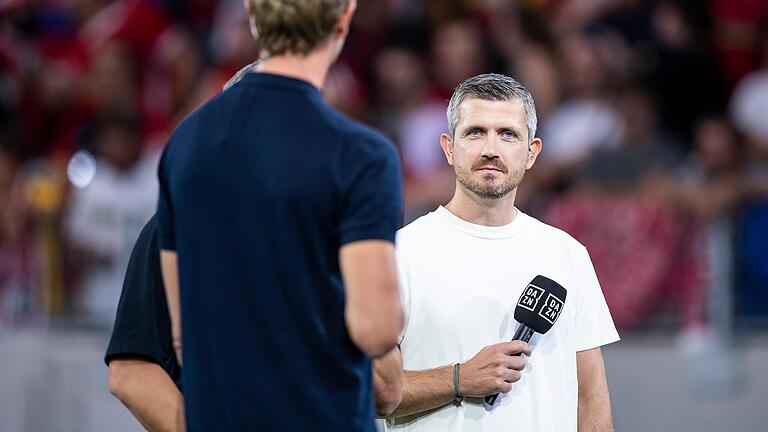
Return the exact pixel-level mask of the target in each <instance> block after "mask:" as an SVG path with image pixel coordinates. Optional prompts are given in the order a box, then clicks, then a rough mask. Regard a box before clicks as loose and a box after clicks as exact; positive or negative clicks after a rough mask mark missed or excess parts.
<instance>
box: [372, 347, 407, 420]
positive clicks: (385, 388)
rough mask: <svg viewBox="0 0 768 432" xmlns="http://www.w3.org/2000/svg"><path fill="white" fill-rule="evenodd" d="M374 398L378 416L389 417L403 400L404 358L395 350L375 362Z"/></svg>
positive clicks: (397, 349) (398, 350)
mask: <svg viewBox="0 0 768 432" xmlns="http://www.w3.org/2000/svg"><path fill="white" fill-rule="evenodd" d="M373 398H374V401H375V402H376V415H377V416H379V417H382V418H383V417H387V416H389V415H390V414H392V412H393V411H394V410H395V408H397V406H398V405H400V401H401V400H402V399H403V357H402V356H401V355H400V349H399V348H395V349H393V350H392V351H390V352H389V353H388V354H386V355H384V356H382V357H379V358H378V359H376V360H374V361H373Z"/></svg>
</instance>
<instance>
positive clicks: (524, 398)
mask: <svg viewBox="0 0 768 432" xmlns="http://www.w3.org/2000/svg"><path fill="white" fill-rule="evenodd" d="M397 258H398V268H399V272H400V279H401V281H400V285H401V289H402V298H403V303H404V308H405V312H406V324H405V329H404V330H403V334H402V336H401V344H400V348H401V350H402V353H403V366H404V368H405V369H406V370H425V369H432V368H436V367H440V366H445V365H451V364H454V363H456V362H462V363H463V362H466V361H467V360H469V359H471V358H472V357H473V356H474V355H475V354H477V352H478V351H480V349H481V348H483V347H485V346H487V345H492V344H495V343H499V342H503V341H508V340H511V338H512V335H513V334H514V332H515V328H516V326H517V322H516V321H515V319H514V310H515V305H516V304H517V300H518V298H519V297H520V293H521V292H522V290H523V288H525V287H526V286H527V285H528V283H529V282H530V281H531V280H532V279H533V278H534V277H535V276H536V275H544V276H547V277H549V278H550V279H553V280H554V281H556V282H558V283H559V284H560V285H562V286H563V287H565V289H566V290H567V291H568V295H567V298H566V301H565V306H564V308H563V311H562V313H561V315H560V318H559V319H558V321H557V322H556V323H555V325H554V326H553V327H552V329H551V330H550V331H549V332H548V333H547V334H545V335H538V334H537V335H534V337H533V339H532V340H531V342H530V343H531V345H532V347H533V353H532V355H531V357H529V358H528V359H527V364H526V367H525V369H524V371H523V375H522V378H521V380H520V381H518V382H517V383H515V384H513V387H512V391H511V392H510V393H507V394H502V395H500V396H499V398H498V399H497V400H496V402H495V404H494V405H493V406H492V407H491V406H487V405H484V403H483V401H482V399H475V398H465V399H464V402H463V403H462V404H461V406H458V407H457V406H455V405H454V404H449V405H447V406H444V407H442V408H439V409H437V410H434V411H431V412H427V413H421V414H417V415H413V416H409V417H403V418H399V419H394V420H388V421H387V430H393V431H394V430H397V431H435V432H438V431H439V432H451V431H501V430H512V429H514V430H525V431H553V432H563V431H576V428H577V421H576V420H577V419H576V415H577V406H578V382H577V377H576V352H577V351H582V350H587V349H591V348H595V347H599V346H602V345H605V344H608V343H611V342H615V341H617V340H618V339H619V335H618V333H617V332H616V328H615V327H614V324H613V320H612V318H611V315H610V312H609V311H608V307H607V305H606V303H605V299H604V298H603V294H602V291H601V289H600V285H599V283H598V281H597V277H596V275H595V272H594V269H593V267H592V262H591V261H590V259H589V255H588V254H587V251H586V249H585V248H584V247H583V246H582V245H581V244H580V243H579V242H577V241H576V240H574V239H573V238H572V237H571V236H569V235H568V234H566V233H564V232H563V231H561V230H558V229H557V228H554V227H551V226H549V225H546V224H544V223H542V222H539V221H538V220H536V219H534V218H532V217H530V216H528V215H526V214H524V213H522V212H519V213H518V215H517V217H516V218H515V219H514V220H513V221H512V222H511V223H510V224H508V225H505V226H501V227H487V226H482V225H475V224H471V223H469V222H466V221H464V220H462V219H460V218H458V217H457V216H455V215H454V214H453V213H451V212H450V211H448V210H447V209H445V208H444V207H439V208H438V209H437V210H436V211H434V212H432V213H429V214H428V215H426V216H423V217H421V218H419V219H417V220H416V221H414V222H413V223H411V224H410V225H408V226H406V227H405V228H403V229H401V230H400V231H399V232H398V236H397Z"/></svg>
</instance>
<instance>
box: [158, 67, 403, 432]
mask: <svg viewBox="0 0 768 432" xmlns="http://www.w3.org/2000/svg"><path fill="white" fill-rule="evenodd" d="M159 178H160V200H159V204H158V218H159V221H160V234H161V235H160V246H161V248H162V249H168V250H175V251H176V252H177V254H178V259H179V278H180V290H181V315H182V320H181V321H182V333H183V344H184V345H183V352H184V377H183V384H184V399H185V404H186V415H187V427H188V429H189V430H190V431H199V430H206V431H214V430H215V431H234V430H238V431H239V430H264V431H269V430H275V431H307V430H312V431H373V430H375V426H374V422H373V418H374V408H373V400H372V389H371V385H372V384H371V370H370V360H369V359H368V358H366V356H365V355H364V354H363V353H362V352H361V351H360V350H359V349H358V348H357V347H356V346H355V345H354V344H353V343H352V341H351V340H350V338H349V334H348V333H347V329H346V325H345V321H344V286H343V283H342V278H341V273H340V268H339V258H338V256H339V249H340V247H341V246H342V245H344V244H346V243H350V242H354V241H358V240H366V239H381V240H386V241H391V242H394V239H395V232H396V230H397V229H398V228H399V225H400V221H401V213H402V190H401V172H400V166H399V158H398V155H397V152H396V150H395V149H394V147H393V146H392V145H391V144H390V143H389V142H388V141H387V140H386V139H385V138H384V137H383V136H381V135H380V134H378V133H376V132H374V131H373V130H371V129H369V128H367V127H364V126H362V125H360V124H358V123H357V122H354V121H352V120H350V119H349V118H347V117H345V116H344V115H342V114H340V113H338V112H337V111H335V110H333V109H332V108H330V107H329V106H328V105H326V103H325V102H324V101H323V98H322V96H321V94H320V92H319V91H318V90H317V89H316V88H315V87H313V86H312V85H311V84H309V83H308V82H305V81H301V80H297V79H292V78H287V77H282V76H277V75H270V74H264V73H249V74H247V75H245V76H244V78H243V79H242V80H241V81H240V82H238V83H237V84H235V85H234V86H232V87H231V88H229V89H228V90H226V91H224V92H223V93H221V94H220V95H218V96H217V97H215V98H213V99H212V100H211V101H209V102H208V103H207V104H205V105H204V106H202V107H201V108H200V109H198V110H197V111H195V112H194V113H192V114H191V115H190V116H189V117H188V118H187V119H186V120H184V122H182V124H181V125H180V126H179V127H178V128H177V130H176V131H175V133H174V135H173V136H172V138H171V139H170V141H169V143H168V146H167V147H166V149H165V152H164V154H163V158H162V161H161V164H160V169H159Z"/></svg>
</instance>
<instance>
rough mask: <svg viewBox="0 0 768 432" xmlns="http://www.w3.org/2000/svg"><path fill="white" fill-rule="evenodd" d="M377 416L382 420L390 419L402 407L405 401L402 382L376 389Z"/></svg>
mask: <svg viewBox="0 0 768 432" xmlns="http://www.w3.org/2000/svg"><path fill="white" fill-rule="evenodd" d="M375 399H376V415H377V416H378V417H380V418H385V417H389V416H390V415H392V413H393V412H395V410H396V409H397V407H398V406H400V402H401V401H402V400H403V384H402V381H399V382H398V383H393V384H390V385H387V386H385V387H384V388H382V389H376V397H375Z"/></svg>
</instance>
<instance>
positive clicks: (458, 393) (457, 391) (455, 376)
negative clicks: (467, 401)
mask: <svg viewBox="0 0 768 432" xmlns="http://www.w3.org/2000/svg"><path fill="white" fill-rule="evenodd" d="M460 365H461V363H456V364H455V365H453V394H454V396H455V398H456V401H455V402H454V403H455V405H456V406H459V405H461V402H462V401H463V400H464V396H462V394H461V388H460V387H459V366H460Z"/></svg>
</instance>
